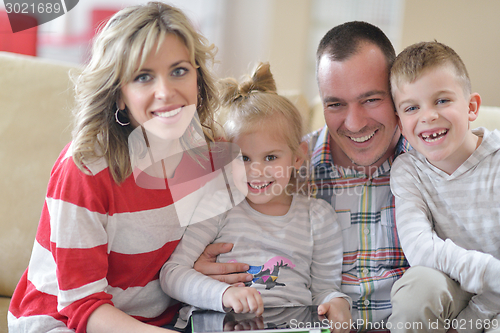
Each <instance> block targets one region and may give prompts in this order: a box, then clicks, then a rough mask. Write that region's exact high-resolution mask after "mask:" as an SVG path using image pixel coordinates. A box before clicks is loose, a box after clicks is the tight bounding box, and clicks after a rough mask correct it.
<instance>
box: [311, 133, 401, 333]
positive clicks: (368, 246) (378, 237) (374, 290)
mask: <svg viewBox="0 0 500 333" xmlns="http://www.w3.org/2000/svg"><path fill="white" fill-rule="evenodd" d="M307 141H308V143H309V147H310V156H311V164H312V171H311V175H310V183H309V186H310V191H311V193H312V195H313V196H314V197H317V198H321V199H324V200H326V201H328V202H330V203H331V205H332V206H333V208H334V209H335V211H336V212H337V217H338V221H339V223H340V224H341V226H342V230H343V232H342V234H343V235H342V236H343V238H344V262H343V268H342V271H343V276H342V291H343V292H344V293H346V294H348V295H349V296H351V298H352V301H353V311H352V314H353V321H354V322H357V323H358V324H361V325H360V326H361V327H363V328H365V329H370V325H369V324H367V323H376V322H379V323H380V322H382V321H383V322H384V323H385V322H386V321H387V318H388V317H389V315H390V314H391V303H390V293H391V288H392V285H393V284H394V282H395V281H396V280H397V279H398V278H400V277H401V275H403V273H404V272H405V271H406V269H407V268H408V262H407V261H406V258H405V257H404V254H403V251H402V249H401V245H400V243H399V238H398V235H397V233H396V224H395V213H394V197H393V195H392V193H391V190H390V183H389V173H390V169H391V165H392V161H393V160H394V158H395V157H396V156H398V155H399V154H400V153H402V152H406V151H408V150H409V149H410V145H409V144H408V142H407V141H406V140H405V139H404V138H403V137H402V136H401V139H400V140H399V142H398V145H397V147H396V154H395V155H394V156H393V157H391V158H389V159H388V160H387V161H385V162H384V163H383V164H382V165H381V166H380V167H379V168H378V169H377V170H376V171H375V172H374V173H373V175H372V177H368V176H366V175H365V174H363V173H359V172H357V171H355V170H352V169H346V168H342V167H338V166H335V165H334V164H333V160H332V156H331V154H330V135H329V134H328V128H327V127H326V126H325V127H324V128H323V129H321V130H318V131H316V132H314V133H311V134H310V135H308V136H307ZM361 327H359V328H361Z"/></svg>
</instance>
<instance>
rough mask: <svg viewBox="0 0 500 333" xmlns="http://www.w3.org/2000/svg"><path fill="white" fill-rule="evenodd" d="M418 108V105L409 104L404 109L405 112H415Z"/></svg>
mask: <svg viewBox="0 0 500 333" xmlns="http://www.w3.org/2000/svg"><path fill="white" fill-rule="evenodd" d="M416 110H418V107H417V106H409V107H407V108H406V109H404V112H413V111H416Z"/></svg>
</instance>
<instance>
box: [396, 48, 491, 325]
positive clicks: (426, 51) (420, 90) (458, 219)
mask: <svg viewBox="0 0 500 333" xmlns="http://www.w3.org/2000/svg"><path fill="white" fill-rule="evenodd" d="M390 81H391V92H392V95H393V99H394V105H395V108H396V111H397V115H398V117H399V126H400V128H401V130H402V133H403V135H404V136H405V137H406V139H407V140H408V141H409V142H410V144H411V146H412V147H413V148H414V149H413V150H412V151H410V152H408V153H406V154H403V155H402V156H400V157H399V158H398V159H396V160H395V162H394V165H393V167H392V172H391V190H392V191H393V193H394V196H395V200H396V221H397V228H398V234H399V237H400V240H401V244H402V248H403V251H404V253H405V255H406V257H407V259H408V261H409V263H410V265H411V266H426V267H430V268H433V269H437V270H439V271H441V272H443V273H444V274H446V275H447V276H449V277H450V278H451V279H453V280H455V281H457V282H458V283H459V287H458V288H457V286H458V285H457V284H456V283H455V282H453V281H452V280H451V279H449V278H448V277H446V279H448V281H447V285H449V286H451V287H447V288H448V289H449V290H448V291H449V293H448V295H451V298H450V301H449V302H450V304H453V302H455V303H457V304H461V305H460V306H458V310H457V311H455V312H453V311H448V307H447V306H443V305H441V304H440V305H438V306H436V303H431V302H429V304H418V306H419V307H420V308H421V309H422V311H421V314H408V316H409V317H412V318H408V317H406V318H404V320H403V319H402V318H401V317H399V318H398V320H397V321H406V320H409V321H412V320H418V321H420V322H422V323H423V327H424V329H425V330H428V331H431V330H432V331H433V332H446V331H447V330H448V329H450V331H453V330H454V329H456V330H457V331H459V332H481V331H482V330H483V329H485V330H486V331H487V332H490V331H492V329H494V331H495V332H497V330H499V331H500V329H499V328H498V326H499V324H500V323H499V321H500V316H499V313H500V132H498V131H497V130H495V131H493V132H490V131H488V130H486V129H484V128H478V129H475V130H471V129H470V122H471V121H473V120H475V119H476V118H477V115H478V110H479V106H480V104H481V98H480V96H479V94H477V93H471V86H470V80H469V76H468V74H467V70H466V68H465V65H464V64H463V62H462V60H461V59H460V57H459V56H458V55H457V54H456V53H455V52H454V51H453V50H452V49H451V48H450V47H448V46H446V45H443V44H441V43H438V42H423V43H418V44H414V45H411V46H409V47H408V48H406V49H405V50H404V51H403V52H401V54H399V55H398V57H397V58H396V60H395V62H394V64H393V67H392V68H391V75H390ZM411 270H412V269H410V270H409V271H408V272H410V271H411ZM404 278H405V277H404V276H403V278H402V280H403V279H404ZM416 280H418V279H416ZM453 285H455V289H453V288H452V287H453ZM427 287H428V288H427V289H432V290H434V289H433V288H438V286H435V285H433V286H432V287H431V286H427ZM439 288H442V286H440V287H439ZM406 290H408V291H407V292H408V293H409V294H407V296H408V297H411V298H410V299H411V302H415V301H417V303H418V302H419V297H420V295H411V290H412V289H411V287H410V288H406ZM413 290H415V289H413ZM436 290H437V289H436ZM457 290H458V291H457ZM397 292H399V290H397V287H396V286H395V288H394V289H393V293H397ZM414 293H415V292H414ZM469 293H470V294H469ZM412 296H413V297H412ZM471 297H472V298H471ZM436 299H439V301H438V302H442V303H446V302H448V301H443V300H442V298H439V293H437V292H436ZM464 299H465V301H463V300H464ZM407 300H408V299H407ZM460 302H462V303H460ZM393 305H394V311H395V313H396V312H398V310H397V309H396V305H395V304H393ZM464 307H465V308H464ZM462 308H463V309H462ZM406 312H408V311H406ZM436 313H437V315H436ZM435 315H436V316H435ZM457 315H458V316H457ZM455 317H456V320H453V319H455ZM433 318H438V319H437V320H436V321H435V322H434V320H433ZM391 320H392V319H391ZM433 325H436V326H433ZM407 331H408V330H407ZM410 331H411V330H410Z"/></svg>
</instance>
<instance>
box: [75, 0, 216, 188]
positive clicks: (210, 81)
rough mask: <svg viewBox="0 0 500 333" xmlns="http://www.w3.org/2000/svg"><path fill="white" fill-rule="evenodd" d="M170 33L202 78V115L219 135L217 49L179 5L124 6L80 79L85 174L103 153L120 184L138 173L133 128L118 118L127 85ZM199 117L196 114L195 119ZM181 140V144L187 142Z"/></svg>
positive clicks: (79, 135)
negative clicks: (131, 138)
mask: <svg viewBox="0 0 500 333" xmlns="http://www.w3.org/2000/svg"><path fill="white" fill-rule="evenodd" d="M167 34H173V35H176V36H177V37H179V39H180V40H181V41H182V42H183V43H184V44H185V46H186V48H187V49H188V51H189V55H190V57H191V63H192V65H193V66H194V67H195V68H196V69H197V77H198V94H199V96H198V108H197V111H198V116H199V120H200V123H201V124H197V126H202V128H203V132H204V134H205V138H206V139H207V140H212V139H213V135H214V134H213V125H214V119H213V118H214V116H213V114H214V110H215V109H216V108H217V107H218V105H219V104H218V96H217V92H216V88H215V79H214V78H213V76H212V73H211V72H210V70H209V69H208V63H209V62H211V61H213V58H214V55H215V47H214V46H213V45H210V44H209V43H208V41H207V40H206V39H205V38H204V37H203V36H202V35H200V34H199V33H197V32H196V30H195V29H194V28H193V26H192V24H191V22H190V21H189V20H188V18H187V17H186V16H185V15H184V14H183V13H182V11H180V10H179V9H177V8H175V7H172V6H169V5H167V4H165V3H162V2H149V3H147V4H144V5H138V6H131V7H127V8H125V9H122V10H120V11H119V12H118V13H116V14H115V15H114V16H113V17H112V18H111V19H110V20H109V21H108V23H107V24H106V25H105V26H104V27H103V28H102V30H101V31H100V32H99V34H98V35H97V36H96V38H95V40H94V42H93V47H92V54H91V59H90V61H89V63H88V65H86V67H85V68H84V70H83V72H82V73H81V74H80V75H79V76H78V77H76V78H74V81H75V86H76V87H75V90H76V100H77V106H76V109H75V129H74V131H73V146H74V149H73V160H74V162H75V164H76V165H77V166H78V167H79V168H80V169H81V170H82V171H83V172H85V173H88V171H87V170H86V168H85V163H91V162H92V161H93V160H95V159H97V158H101V157H103V158H104V159H105V160H106V162H107V163H108V166H109V170H110V172H111V175H112V177H113V179H114V180H115V182H116V183H121V182H123V181H124V180H125V179H126V178H127V177H128V176H130V175H131V174H132V167H131V162H130V156H129V147H128V136H129V135H130V133H131V132H132V131H133V128H132V126H130V125H128V126H121V125H119V124H118V123H117V122H116V121H115V115H114V114H115V112H116V109H117V105H116V102H117V101H118V100H119V98H120V97H121V88H122V87H123V86H124V85H125V84H127V83H128V82H130V81H131V80H132V79H133V75H134V74H135V72H136V70H137V68H138V65H139V68H140V67H141V66H142V64H143V63H144V61H145V60H146V59H147V58H148V56H149V55H150V54H154V53H155V52H157V51H158V50H159V48H160V46H161V42H162V41H163V40H164V38H165V37H166V35H167ZM195 118H196V117H195ZM182 140H183V139H182V138H181V143H182Z"/></svg>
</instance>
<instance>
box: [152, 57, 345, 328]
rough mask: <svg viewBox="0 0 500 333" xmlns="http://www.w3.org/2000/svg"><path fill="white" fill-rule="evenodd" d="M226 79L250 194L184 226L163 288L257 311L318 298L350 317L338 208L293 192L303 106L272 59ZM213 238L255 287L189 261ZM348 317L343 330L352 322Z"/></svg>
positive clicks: (331, 311)
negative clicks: (277, 78)
mask: <svg viewBox="0 0 500 333" xmlns="http://www.w3.org/2000/svg"><path fill="white" fill-rule="evenodd" d="M221 86H222V88H221V89H222V92H221V93H222V99H223V101H224V104H225V105H224V106H225V108H226V111H227V112H225V114H223V117H222V119H223V122H224V129H225V132H226V134H227V139H228V140H229V141H230V142H232V143H234V144H236V145H238V146H239V147H240V148H241V153H242V159H243V162H244V164H245V168H246V180H244V186H245V189H242V191H243V192H244V193H245V192H247V196H246V200H244V201H243V202H242V203H241V204H239V205H237V206H236V207H235V208H233V209H232V210H230V211H229V212H228V213H226V214H222V215H220V216H218V217H217V218H213V219H209V220H207V221H204V222H201V223H197V224H193V225H190V226H189V227H188V228H187V230H186V233H185V235H184V237H183V239H182V240H181V242H180V243H179V245H178V247H177V249H176V250H175V251H174V253H173V254H172V256H171V258H170V259H169V260H168V262H167V263H166V264H165V266H164V267H163V269H162V271H161V274H160V281H161V285H162V288H163V290H165V292H166V293H167V294H169V295H170V296H171V297H173V298H176V299H178V300H181V301H183V302H186V303H189V304H191V305H195V306H197V307H201V308H206V309H212V310H218V311H223V310H224V309H225V308H232V309H233V310H234V311H235V312H254V313H255V314H256V315H260V314H261V313H262V311H263V306H266V307H271V306H283V305H311V304H317V305H320V308H319V312H320V314H326V315H327V316H328V318H329V319H330V320H333V321H334V322H337V321H340V322H347V321H349V319H350V318H351V316H350V299H349V297H348V296H346V295H345V294H343V293H341V292H340V284H341V272H342V236H341V229H340V227H339V225H338V224H337V221H336V218H335V217H336V215H335V211H334V210H333V209H332V208H331V206H330V205H329V204H328V203H327V202H325V201H321V200H316V199H311V198H308V197H307V196H303V195H299V194H297V193H293V188H294V184H296V183H297V177H296V175H297V170H298V168H299V167H300V166H301V165H302V163H303V161H304V156H305V151H306V146H305V144H304V143H301V137H302V128H301V124H302V121H301V117H300V114H299V112H298V110H297V109H296V108H295V107H294V106H293V104H292V103H291V102H290V101H288V100H287V99H286V98H284V97H282V96H279V95H278V94H277V93H276V86H275V82H274V79H273V77H272V75H271V72H270V70H269V65H268V64H261V65H260V66H259V67H258V68H257V69H256V71H255V73H254V74H253V76H252V78H251V79H250V80H248V81H246V82H243V83H242V84H241V85H238V83H237V82H235V81H234V80H231V79H228V80H225V81H223V82H222V85H221ZM235 182H236V183H238V182H239V183H241V180H238V179H235ZM211 242H217V243H218V242H228V243H234V246H233V249H232V251H231V252H229V253H225V254H222V255H220V256H219V258H218V260H219V261H220V262H229V261H237V262H245V263H247V264H249V265H250V270H249V273H251V274H253V276H254V279H253V281H252V282H251V283H249V285H251V287H252V288H247V287H232V286H230V285H228V284H226V283H223V282H220V281H217V280H214V279H211V278H210V277H207V276H204V275H203V274H200V273H198V272H196V271H195V270H194V269H193V268H192V267H193V264H194V262H195V261H196V260H197V259H198V257H199V256H200V254H201V253H202V252H203V250H204V249H205V247H206V246H207V245H208V244H210V243H211ZM344 327H345V328H346V330H338V332H341V331H348V327H349V326H348V325H347V326H345V325H344ZM336 331H337V330H336Z"/></svg>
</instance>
